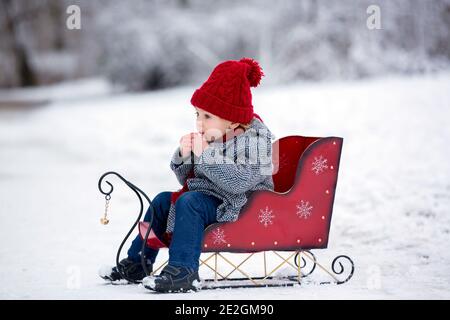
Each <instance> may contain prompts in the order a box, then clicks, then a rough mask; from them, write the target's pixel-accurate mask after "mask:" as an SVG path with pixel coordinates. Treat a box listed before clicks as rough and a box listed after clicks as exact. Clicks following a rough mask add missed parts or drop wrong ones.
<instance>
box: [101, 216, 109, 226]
mask: <svg viewBox="0 0 450 320" xmlns="http://www.w3.org/2000/svg"><path fill="white" fill-rule="evenodd" d="M100 223H101V224H103V225H107V224H108V223H109V220H108V219H107V218H106V217H103V218H101V219H100Z"/></svg>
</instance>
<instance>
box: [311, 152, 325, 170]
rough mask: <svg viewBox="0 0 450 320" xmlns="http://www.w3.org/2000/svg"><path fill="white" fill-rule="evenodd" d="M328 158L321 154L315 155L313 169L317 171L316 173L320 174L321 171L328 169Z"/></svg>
mask: <svg viewBox="0 0 450 320" xmlns="http://www.w3.org/2000/svg"><path fill="white" fill-rule="evenodd" d="M327 161H328V160H327V159H326V158H324V157H322V155H320V156H319V157H318V158H317V157H314V161H313V163H312V169H311V170H312V171H314V172H315V174H316V175H318V174H319V173H322V172H324V171H325V170H326V169H328V166H327V164H326V163H327Z"/></svg>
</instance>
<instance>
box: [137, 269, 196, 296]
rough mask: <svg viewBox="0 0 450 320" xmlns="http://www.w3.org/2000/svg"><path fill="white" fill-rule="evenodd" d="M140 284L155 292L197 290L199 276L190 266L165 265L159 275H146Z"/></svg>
mask: <svg viewBox="0 0 450 320" xmlns="http://www.w3.org/2000/svg"><path fill="white" fill-rule="evenodd" d="M142 284H143V285H144V287H145V288H147V289H150V290H154V291H157V292H186V291H189V290H193V291H197V290H199V289H200V277H199V276H198V272H197V271H194V270H193V269H191V268H187V267H175V266H171V265H167V266H165V267H164V269H163V270H162V271H161V274H160V275H158V276H149V277H146V278H145V279H144V280H142Z"/></svg>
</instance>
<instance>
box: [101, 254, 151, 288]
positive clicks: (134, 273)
mask: <svg viewBox="0 0 450 320" xmlns="http://www.w3.org/2000/svg"><path fill="white" fill-rule="evenodd" d="M119 268H120V270H121V271H122V273H123V274H125V276H126V277H127V278H129V279H130V280H132V281H133V282H140V281H142V279H144V278H145V277H146V274H145V271H144V268H143V267H142V264H141V261H140V260H139V262H136V261H133V260H131V259H130V258H125V259H123V260H122V261H120V262H119ZM147 269H148V271H149V272H152V271H153V265H152V264H151V263H150V261H147ZM99 275H100V277H101V278H102V279H104V280H108V281H118V280H123V279H124V278H123V277H122V275H121V274H120V272H119V270H117V266H116V267H113V268H111V267H108V268H107V267H105V268H102V270H100V272H99Z"/></svg>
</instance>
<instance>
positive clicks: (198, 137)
mask: <svg viewBox="0 0 450 320" xmlns="http://www.w3.org/2000/svg"><path fill="white" fill-rule="evenodd" d="M208 146H209V144H208V141H206V139H205V138H204V135H202V134H200V133H194V134H193V138H192V152H194V154H195V155H196V156H197V157H199V156H200V155H201V154H202V152H203V150H205V149H206V148H208Z"/></svg>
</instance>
